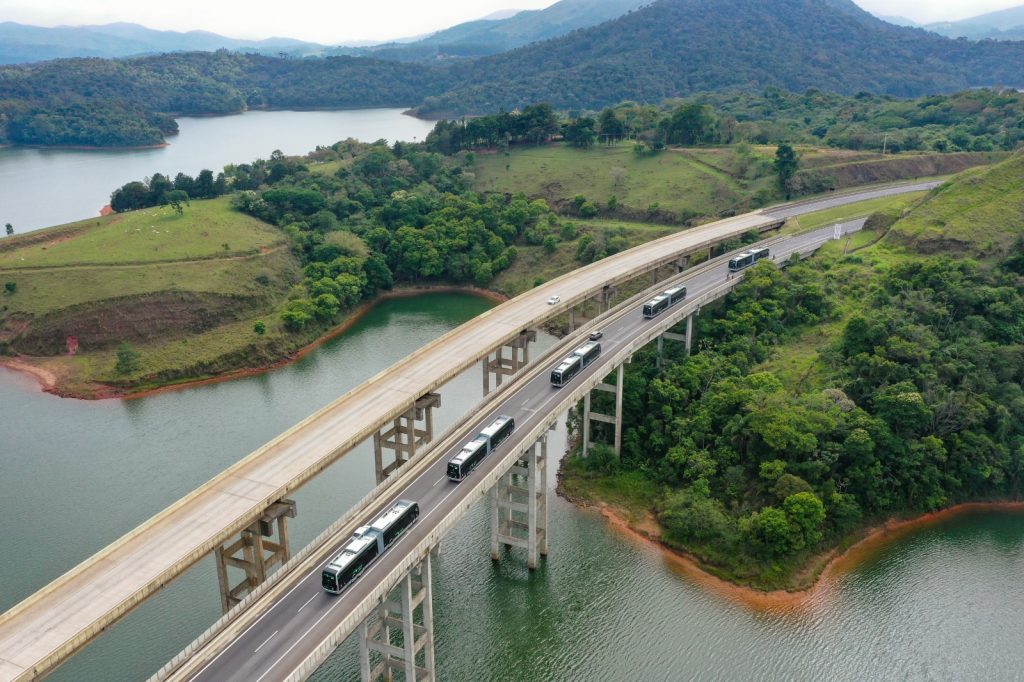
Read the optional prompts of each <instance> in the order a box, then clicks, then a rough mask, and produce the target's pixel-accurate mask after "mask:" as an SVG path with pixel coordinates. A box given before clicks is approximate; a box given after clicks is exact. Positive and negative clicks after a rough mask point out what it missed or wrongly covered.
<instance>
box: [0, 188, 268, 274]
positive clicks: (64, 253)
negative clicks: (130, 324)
mask: <svg viewBox="0 0 1024 682" xmlns="http://www.w3.org/2000/svg"><path fill="white" fill-rule="evenodd" d="M284 243H285V239H284V235H283V234H282V233H281V231H280V230H277V229H275V228H274V227H272V226H270V225H267V224H266V223H263V222H260V221H259V220H256V219H255V218H251V217H249V216H247V215H245V214H242V213H239V212H237V211H234V210H232V208H231V206H230V203H229V199H228V198H227V197H221V198H219V199H212V200H210V201H195V202H192V205H191V206H188V207H186V208H185V212H184V214H183V215H178V214H177V213H176V212H175V211H174V209H172V208H171V207H169V206H162V207H156V208H147V209H144V210H141V211H133V212H131V213H117V214H113V215H109V216H104V217H101V218H90V219H89V220H83V221H81V222H77V223H71V224H69V225H64V226H61V227H58V228H52V229H51V230H44V231H42V232H32V233H29V234H26V235H22V236H16V237H14V238H10V239H3V240H0V268H4V269H6V268H25V267H54V266H61V265H84V264H94V265H108V264H114V263H120V264H126V263H151V262H159V261H174V260H195V259H201V258H223V257H225V256H243V255H249V254H255V253H259V252H261V251H263V252H265V251H267V250H269V249H273V248H277V247H279V246H282V245H284Z"/></svg>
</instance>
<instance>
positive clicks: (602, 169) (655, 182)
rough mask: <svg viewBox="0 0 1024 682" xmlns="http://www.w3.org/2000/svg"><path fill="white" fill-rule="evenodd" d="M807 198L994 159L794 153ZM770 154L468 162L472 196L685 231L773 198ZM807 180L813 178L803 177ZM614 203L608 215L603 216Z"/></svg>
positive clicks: (569, 151) (621, 148) (625, 152)
mask: <svg viewBox="0 0 1024 682" xmlns="http://www.w3.org/2000/svg"><path fill="white" fill-rule="evenodd" d="M797 151H798V153H799V154H800V164H801V167H802V168H804V169H805V170H802V171H801V173H802V174H805V177H807V178H808V179H807V181H806V183H805V185H806V188H807V193H819V192H824V191H827V190H830V189H843V188H847V187H855V186H859V185H866V184H873V183H877V182H891V181H894V180H903V179H911V178H918V177H931V176H935V175H946V174H950V173H955V172H959V171H961V170H963V169H964V168H969V167H971V166H974V165H977V164H982V163H992V162H993V161H994V160H996V159H999V158H1004V156H1005V155H1003V154H998V153H966V154H903V155H900V156H897V157H894V156H891V155H889V156H882V155H881V154H876V153H870V152H852V151H846V150H837V149H826V148H817V147H807V146H800V147H798V148H797ZM774 155H775V147H774V146H771V145H759V146H752V147H751V146H749V145H748V146H745V147H740V146H728V147H697V148H680V149H676V148H671V149H668V150H666V151H665V152H663V153H661V154H657V155H654V156H636V155H635V154H634V153H633V146H632V144H631V143H628V142H623V143H620V144H615V145H611V146H604V145H599V146H595V147H593V148H591V149H585V150H584V149H576V148H571V147H566V146H562V145H554V144H552V145H547V146H542V147H525V146H524V147H518V148H512V150H511V152H510V154H509V155H505V154H503V153H495V154H478V155H477V160H476V166H475V167H474V169H473V172H474V173H475V175H476V177H475V181H474V188H475V189H477V190H478V191H485V192H517V191H520V192H525V193H526V194H527V195H528V196H531V197H543V198H545V199H547V200H548V201H549V202H550V203H552V204H554V205H557V206H559V207H560V208H561V209H563V210H564V211H567V212H569V213H571V212H572V211H573V210H574V206H573V205H572V204H573V200H574V199H575V197H577V196H583V197H585V198H586V199H587V200H588V201H589V202H591V203H593V204H594V205H595V206H596V207H597V209H598V210H599V212H600V214H601V215H602V216H605V217H615V218H621V219H624V220H631V221H651V220H654V221H657V222H662V223H667V224H678V223H682V222H686V221H687V220H689V219H691V218H695V217H698V216H718V215H728V214H731V213H736V212H741V211H744V210H749V209H751V208H756V207H758V206H762V205H764V204H766V203H769V202H771V201H774V200H779V199H781V198H782V197H781V194H780V193H779V192H778V189H777V185H776V180H775V175H774V172H773V169H772V159H773V158H774ZM811 176H813V179H812V178H811ZM612 197H615V203H616V207H615V209H614V210H612V209H609V200H610V199H611V198H612Z"/></svg>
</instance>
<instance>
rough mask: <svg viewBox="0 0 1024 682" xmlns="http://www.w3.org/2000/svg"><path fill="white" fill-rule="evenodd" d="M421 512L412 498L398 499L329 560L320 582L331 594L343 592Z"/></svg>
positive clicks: (363, 527) (358, 531) (357, 532)
mask: <svg viewBox="0 0 1024 682" xmlns="http://www.w3.org/2000/svg"><path fill="white" fill-rule="evenodd" d="M419 515H420V506H419V505H418V504H416V503H415V502H412V501H410V500H398V501H397V502H395V503H394V504H393V505H391V508H390V509H388V510H387V511H386V512H384V513H383V514H381V515H380V517H379V518H378V519H377V520H376V521H374V522H373V523H371V524H370V525H369V526H362V527H360V528H358V529H357V530H356V533H355V535H353V536H352V539H351V540H349V541H348V543H347V544H346V545H345V547H344V548H343V549H342V550H341V553H340V554H339V555H338V556H336V557H334V559H332V560H331V563H329V564H327V566H326V567H325V568H324V570H323V573H322V574H321V578H320V584H321V585H323V588H324V589H325V590H327V591H328V592H330V593H331V594H340V593H341V591H342V590H344V589H345V587H346V586H347V585H348V584H349V583H351V582H352V581H353V580H355V579H356V578H357V577H359V575H360V574H361V573H362V572H363V571H365V570H366V567H367V566H369V565H370V564H371V563H373V561H374V559H376V558H377V557H378V556H380V555H381V554H382V553H384V551H385V550H387V549H388V548H389V547H391V545H393V544H395V542H396V541H397V540H398V538H400V537H401V536H402V534H403V533H405V531H407V530H408V529H409V527H410V526H412V524H413V523H414V522H415V521H416V519H417V517H419Z"/></svg>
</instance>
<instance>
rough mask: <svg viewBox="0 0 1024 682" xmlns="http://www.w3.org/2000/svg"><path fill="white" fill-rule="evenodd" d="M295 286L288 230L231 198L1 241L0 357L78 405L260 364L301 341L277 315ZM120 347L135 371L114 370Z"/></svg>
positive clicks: (296, 275) (297, 275)
mask: <svg viewBox="0 0 1024 682" xmlns="http://www.w3.org/2000/svg"><path fill="white" fill-rule="evenodd" d="M300 277H301V271H300V269H299V265H298V263H297V262H296V260H295V258H294V257H293V256H292V254H291V253H290V252H289V250H288V249H287V248H285V245H284V239H283V236H282V234H281V232H280V231H279V230H277V229H275V228H273V227H272V226H270V225H267V224H266V223H263V222H261V221H259V220H256V219H254V218H252V217H249V216H246V215H244V214H242V213H238V212H235V211H233V210H232V209H231V208H230V207H229V206H228V203H227V199H216V200H211V201H195V202H192V205H191V206H190V207H186V208H185V213H184V215H182V216H179V215H177V214H176V213H174V211H173V210H172V209H169V208H158V209H145V210H141V211H135V212H132V213H123V214H117V215H112V216H106V217H103V218H98V219H92V220H88V221H82V222H79V223H72V224H69V225H62V226H58V227H54V228H50V229H48V230H41V231H38V232H33V233H31V234H27V235H23V236H18V237H14V238H8V239H2V240H0V283H3V284H4V285H5V288H4V290H3V293H0V351H3V352H6V353H7V354H15V355H24V356H28V357H29V361H30V362H31V363H32V364H35V365H37V366H39V367H42V368H44V369H46V370H47V371H50V372H51V373H53V374H54V375H56V376H58V377H60V379H61V385H62V387H63V388H64V389H65V390H67V391H68V392H69V393H71V394H74V395H82V396H87V395H90V394H93V393H95V392H97V391H99V392H101V393H102V392H104V391H105V390H107V389H105V388H104V387H103V385H109V384H113V385H120V384H125V383H126V382H131V383H144V384H145V383H150V384H160V383H166V382H169V381H174V380H176V379H179V378H184V377H190V378H194V377H196V376H203V375H206V374H211V373H215V372H219V371H223V370H225V369H232V368H235V367H239V366H246V365H253V364H261V363H262V362H268V361H272V360H276V359H277V358H279V357H280V356H281V354H282V353H284V352H287V351H288V350H289V346H294V345H295V344H296V343H299V342H301V341H302V339H299V340H296V339H295V338H294V336H289V335H286V334H285V333H284V332H283V330H282V329H280V325H279V322H278V313H277V311H278V309H279V307H280V306H281V305H282V304H283V302H284V300H285V299H286V297H287V294H288V291H289V289H290V287H291V286H292V284H294V283H295V282H296V281H298V279H299V278H300ZM8 283H9V284H10V285H11V288H13V291H10V290H8V288H7V287H6V285H7V284H8ZM257 320H262V321H265V322H266V327H267V331H266V333H265V334H264V335H259V334H256V333H255V332H254V331H253V326H254V323H255V322H256V321H257ZM69 337H74V338H75V339H77V342H78V349H77V353H76V354H75V355H74V356H72V355H70V354H69V344H68V340H69ZM124 343H127V344H130V345H131V346H132V347H133V348H134V349H135V350H136V351H137V352H138V353H139V363H138V367H137V368H135V369H134V370H132V371H129V372H119V371H117V370H116V369H115V363H116V353H117V348H118V347H119V346H120V345H121V344H124ZM72 345H73V344H72ZM175 348H177V349H178V350H177V351H173V349H175Z"/></svg>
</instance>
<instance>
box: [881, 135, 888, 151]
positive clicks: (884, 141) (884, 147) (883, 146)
mask: <svg viewBox="0 0 1024 682" xmlns="http://www.w3.org/2000/svg"><path fill="white" fill-rule="evenodd" d="M888 146H889V133H886V134H885V137H883V138H882V156H885V150H886V149H887V148H888Z"/></svg>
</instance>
